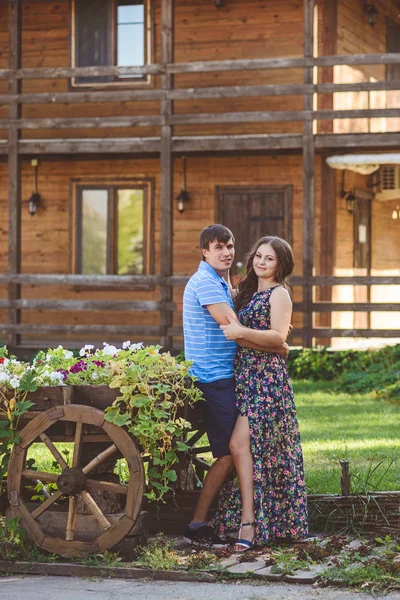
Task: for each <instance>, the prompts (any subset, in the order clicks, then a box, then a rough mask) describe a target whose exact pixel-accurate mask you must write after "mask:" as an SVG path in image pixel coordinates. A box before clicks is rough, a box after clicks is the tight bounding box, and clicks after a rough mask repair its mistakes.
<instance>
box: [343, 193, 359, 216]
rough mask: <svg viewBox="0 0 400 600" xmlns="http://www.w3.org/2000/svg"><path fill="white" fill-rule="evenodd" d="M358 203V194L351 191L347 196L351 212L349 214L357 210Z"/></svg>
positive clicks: (348, 207) (347, 204) (347, 207)
mask: <svg viewBox="0 0 400 600" xmlns="http://www.w3.org/2000/svg"><path fill="white" fill-rule="evenodd" d="M356 204H357V198H356V196H355V195H354V194H353V193H352V192H349V193H348V194H347V196H346V210H347V212H348V213H349V215H352V214H353V213H355V212H356Z"/></svg>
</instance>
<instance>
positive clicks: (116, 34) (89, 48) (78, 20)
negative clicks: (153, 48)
mask: <svg viewBox="0 0 400 600" xmlns="http://www.w3.org/2000/svg"><path fill="white" fill-rule="evenodd" d="M148 21H149V0H73V12H72V24H73V27H72V31H73V44H72V45H73V61H72V62H73V66H76V67H95V66H119V67H127V66H141V65H145V64H147V63H148V62H150V52H149V43H150V40H149V36H148V32H149V30H150V28H149V24H148ZM126 81H130V82H132V81H134V82H142V83H143V82H144V83H146V82H147V81H148V77H147V76H142V75H133V76H132V75H129V76H127V77H120V78H117V77H79V78H75V79H74V80H73V85H86V86H87V85H96V86H97V85H99V84H101V85H104V84H107V83H118V82H119V83H126Z"/></svg>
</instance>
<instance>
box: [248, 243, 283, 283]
mask: <svg viewBox="0 0 400 600" xmlns="http://www.w3.org/2000/svg"><path fill="white" fill-rule="evenodd" d="M253 269H254V272H255V274H256V275H257V277H260V278H261V279H271V280H273V279H274V277H275V275H276V272H277V270H278V258H277V256H276V254H275V251H274V249H273V248H272V246H271V244H261V246H259V247H258V249H257V252H256V253H255V255H254V258H253Z"/></svg>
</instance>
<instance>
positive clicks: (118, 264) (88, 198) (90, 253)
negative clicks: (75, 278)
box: [73, 181, 152, 275]
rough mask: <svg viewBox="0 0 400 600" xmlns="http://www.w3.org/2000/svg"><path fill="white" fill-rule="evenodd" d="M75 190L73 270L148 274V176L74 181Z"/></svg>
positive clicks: (149, 240)
mask: <svg viewBox="0 0 400 600" xmlns="http://www.w3.org/2000/svg"><path fill="white" fill-rule="evenodd" d="M74 195H75V202H74V215H73V220H74V238H75V239H74V244H73V245H74V248H73V254H74V266H75V269H74V271H75V273H81V274H83V275H148V274H150V273H151V271H152V251H151V250H152V242H151V234H152V231H151V228H152V222H151V215H152V195H151V186H150V182H149V181H147V182H146V181H141V182H122V183H112V182H110V183H106V184H99V185H97V184H83V183H82V184H76V185H75V194H74Z"/></svg>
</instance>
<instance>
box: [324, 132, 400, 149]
mask: <svg viewBox="0 0 400 600" xmlns="http://www.w3.org/2000/svg"><path fill="white" fill-rule="evenodd" d="M315 147H316V148H319V149H324V150H329V149H332V150H334V149H336V150H337V149H343V150H345V149H346V148H357V149H358V150H359V149H360V148H374V149H375V150H377V149H378V148H396V149H398V147H399V134H398V133H397V132H393V133H334V134H328V133H325V134H321V135H317V136H316V139H315Z"/></svg>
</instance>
